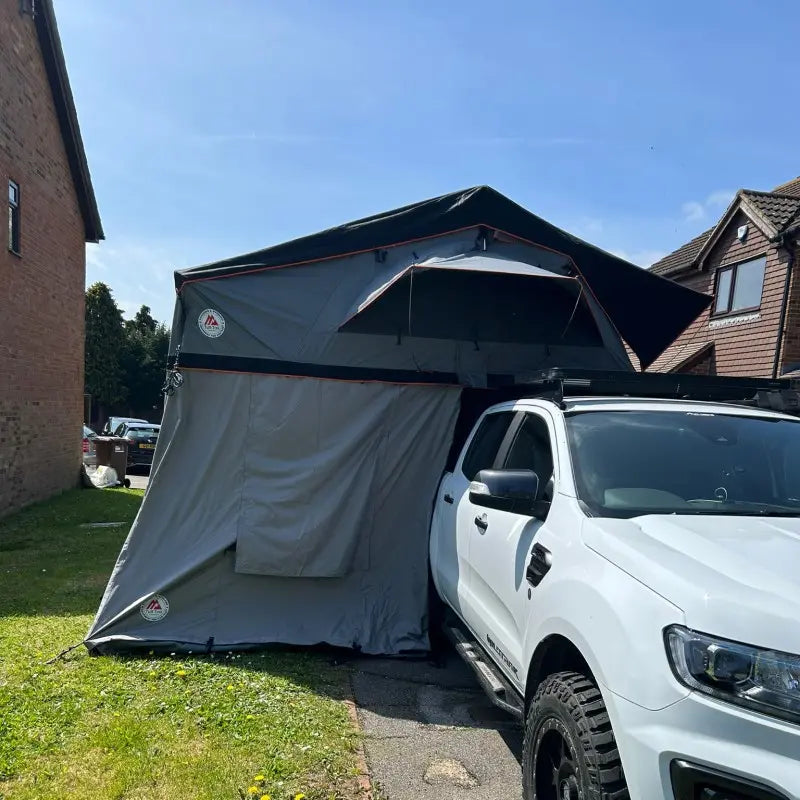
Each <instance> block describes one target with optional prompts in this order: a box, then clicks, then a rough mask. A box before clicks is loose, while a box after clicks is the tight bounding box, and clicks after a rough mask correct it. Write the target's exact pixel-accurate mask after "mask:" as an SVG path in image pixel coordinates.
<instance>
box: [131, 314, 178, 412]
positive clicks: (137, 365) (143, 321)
mask: <svg viewBox="0 0 800 800" xmlns="http://www.w3.org/2000/svg"><path fill="white" fill-rule="evenodd" d="M168 349H169V332H168V331H167V328H166V327H165V326H164V325H161V324H159V323H158V322H156V321H155V320H154V319H153V317H152V315H151V313H150V309H149V307H148V306H142V307H141V308H140V309H139V311H137V312H136V315H135V316H134V318H133V319H129V320H126V321H125V343H124V347H123V354H122V365H123V374H124V382H125V385H126V387H127V390H128V406H127V411H128V413H130V414H131V415H134V416H139V417H144V418H145V419H150V420H152V421H155V420H157V419H158V418H160V416H161V411H162V409H163V402H164V398H163V396H162V394H161V388H162V386H163V385H164V372H165V368H166V364H167V352H168Z"/></svg>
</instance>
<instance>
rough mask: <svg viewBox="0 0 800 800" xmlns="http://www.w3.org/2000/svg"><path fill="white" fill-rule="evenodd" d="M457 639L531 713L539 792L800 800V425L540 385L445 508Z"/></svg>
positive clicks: (439, 578)
mask: <svg viewBox="0 0 800 800" xmlns="http://www.w3.org/2000/svg"><path fill="white" fill-rule="evenodd" d="M430 560H431V571H432V576H433V582H434V584H435V587H436V590H437V592H438V594H439V596H440V598H441V599H442V601H444V604H445V605H446V606H447V607H448V609H449V610H448V612H447V615H448V617H449V621H448V622H447V623H446V627H447V629H448V632H449V635H450V637H451V639H453V640H454V642H455V643H456V647H457V649H458V650H459V652H460V653H461V655H462V656H463V657H464V658H466V659H467V660H468V662H470V663H471V664H472V666H473V667H474V668H475V670H476V673H477V675H478V677H479V679H480V680H481V683H482V684H483V685H484V688H486V689H487V691H489V692H490V696H492V699H493V700H494V701H495V702H496V703H497V704H498V705H500V706H502V707H504V708H506V709H507V710H509V711H511V712H512V713H515V714H517V715H518V716H519V717H520V718H521V719H522V720H523V721H524V726H525V735H524V747H523V764H522V767H523V788H524V797H525V798H526V800H532V799H533V798H536V799H537V800H579V799H580V800H590V799H596V800H620V799H621V798H634V800H662V799H663V800H787V799H788V798H791V799H792V800H800V421H799V420H798V419H796V418H795V417H792V416H789V415H787V414H782V413H776V412H772V411H765V410H762V409H760V408H758V407H747V406H743V405H734V404H729V403H723V402H698V401H695V400H687V399H684V400H667V399H661V398H653V397H639V398H633V397H624V396H591V395H589V396H584V397H579V396H575V397H570V396H566V395H565V393H563V384H562V392H561V393H556V395H555V396H551V397H549V398H547V397H534V398H532V399H522V400H516V401H512V402H506V403H502V404H499V405H495V406H493V407H491V408H489V409H488V410H487V411H485V412H484V413H483V415H482V416H481V417H480V419H479V420H478V422H477V424H476V425H475V427H474V429H473V430H472V433H471V434H470V435H469V437H468V438H467V440H466V443H465V445H464V447H463V450H462V451H461V454H460V456H459V457H458V459H457V462H456V464H455V466H454V468H453V469H452V471H450V472H447V473H446V474H445V475H444V477H443V479H442V481H441V484H440V486H439V489H438V493H437V496H436V500H435V507H434V512H433V518H432V526H431V536H430Z"/></svg>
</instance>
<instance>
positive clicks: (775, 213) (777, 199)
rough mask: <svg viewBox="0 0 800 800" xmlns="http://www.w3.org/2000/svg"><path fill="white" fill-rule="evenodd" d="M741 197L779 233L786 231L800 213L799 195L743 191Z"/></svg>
mask: <svg viewBox="0 0 800 800" xmlns="http://www.w3.org/2000/svg"><path fill="white" fill-rule="evenodd" d="M742 196H743V197H746V198H747V199H748V200H749V201H750V202H751V203H752V204H753V205H754V206H755V207H756V208H757V209H758V211H759V212H761V214H762V215H763V216H764V217H766V219H767V220H768V221H769V222H771V223H772V224H773V225H774V226H775V228H776V229H777V231H778V232H779V233H780V232H781V231H783V230H785V229H786V227H787V226H788V225H789V223H791V222H792V221H793V220H794V219H795V217H796V216H797V212H798V211H800V195H796V196H795V195H790V194H778V193H777V192H754V191H752V190H751V189H743V190H742Z"/></svg>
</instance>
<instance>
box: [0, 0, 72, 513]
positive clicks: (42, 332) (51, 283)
mask: <svg viewBox="0 0 800 800" xmlns="http://www.w3.org/2000/svg"><path fill="white" fill-rule="evenodd" d="M37 5H38V4H37ZM9 180H13V181H15V182H16V183H17V184H18V185H19V188H20V200H21V202H20V216H21V225H20V230H21V247H20V255H19V256H18V255H15V254H13V253H12V252H10V251H9V249H8V234H7V232H6V219H7V213H8V210H7V206H6V207H5V208H4V209H3V224H2V226H0V230H2V242H0V286H2V291H0V320H2V322H1V323H0V330H2V335H0V516H2V515H3V514H5V513H8V512H9V511H11V510H13V509H16V508H19V507H21V506H23V505H25V504H27V503H30V502H32V501H35V500H39V499H42V498H45V497H47V496H49V495H51V494H54V493H56V492H58V491H62V490H64V489H67V488H69V487H71V486H75V485H76V484H77V481H78V476H79V469H80V464H81V444H80V430H81V423H82V420H83V340H84V274H85V246H84V242H85V228H84V220H83V218H82V215H81V210H80V207H79V200H78V194H77V191H76V187H75V184H74V182H73V177H72V173H71V171H70V163H69V160H68V155H67V149H66V144H65V141H64V138H63V135H62V129H61V128H60V125H59V119H58V116H57V113H56V109H55V103H54V95H53V90H52V84H51V82H50V80H49V78H48V74H47V72H46V69H45V64H44V60H43V54H42V47H41V44H40V41H39V39H38V38H37V31H36V23H35V22H34V20H33V19H32V18H31V16H30V15H29V14H22V13H20V5H19V3H18V2H17V0H0V191H1V192H2V194H1V195H0V197H2V202H3V204H4V206H5V205H6V203H7V186H8V181H9Z"/></svg>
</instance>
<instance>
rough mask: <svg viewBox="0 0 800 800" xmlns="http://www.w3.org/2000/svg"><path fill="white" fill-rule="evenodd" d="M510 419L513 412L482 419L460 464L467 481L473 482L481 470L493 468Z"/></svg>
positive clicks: (490, 415) (512, 417) (504, 412)
mask: <svg viewBox="0 0 800 800" xmlns="http://www.w3.org/2000/svg"><path fill="white" fill-rule="evenodd" d="M512 419H514V412H513V411H500V412H498V413H497V414H488V415H487V416H485V417H484V418H483V422H481V425H480V427H479V428H478V430H477V431H476V433H475V436H474V437H473V439H472V441H471V442H470V445H469V449H468V450H467V453H466V455H465V456H464V461H463V463H462V464H461V471H462V472H463V473H464V475H465V476H466V477H467V478H468V479H469V480H474V479H475V476H476V475H477V474H478V473H479V472H480V471H481V470H482V469H491V468H492V467H493V466H494V460H495V457H496V456H497V451H498V450H499V449H500V445H501V444H502V443H503V437H504V436H505V435H506V431H508V426H509V425H510V424H511V420H512Z"/></svg>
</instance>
